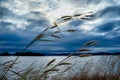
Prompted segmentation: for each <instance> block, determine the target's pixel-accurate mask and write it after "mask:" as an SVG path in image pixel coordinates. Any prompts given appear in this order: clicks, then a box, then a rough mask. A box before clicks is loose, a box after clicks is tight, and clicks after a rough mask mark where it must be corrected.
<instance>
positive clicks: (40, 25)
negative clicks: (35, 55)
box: [0, 0, 120, 51]
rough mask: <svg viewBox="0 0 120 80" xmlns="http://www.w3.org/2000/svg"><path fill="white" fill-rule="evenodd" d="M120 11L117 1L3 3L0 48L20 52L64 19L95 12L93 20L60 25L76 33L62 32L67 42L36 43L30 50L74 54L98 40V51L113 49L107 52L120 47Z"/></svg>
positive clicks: (7, 0) (23, 0)
mask: <svg viewBox="0 0 120 80" xmlns="http://www.w3.org/2000/svg"><path fill="white" fill-rule="evenodd" d="M119 10H120V7H119V5H118V4H117V1H116V0H107V1H105V0H49V1H46V0H38V1H36V0H19V1H16V0H2V2H1V6H0V31H1V32H0V39H1V41H0V46H1V48H2V51H5V50H6V51H20V50H22V49H21V48H24V47H25V46H26V45H27V44H29V42H30V41H31V40H32V39H33V38H34V37H35V36H36V35H37V34H39V33H40V32H41V31H42V30H43V29H45V28H46V27H48V26H50V25H51V23H53V22H54V21H55V20H57V19H59V18H60V17H61V16H65V15H73V14H78V13H86V12H89V11H93V13H94V14H95V16H94V17H93V19H91V20H90V21H83V20H79V19H76V20H75V19H74V20H72V21H70V22H68V23H65V24H63V25H60V26H59V27H60V29H61V30H63V31H64V30H66V29H75V30H76V32H74V33H66V32H65V33H62V35H63V36H64V37H65V38H66V39H60V40H57V39H55V41H57V42H58V43H47V42H36V43H35V44H34V45H32V46H31V47H30V49H29V50H32V51H46V48H47V49H48V51H60V50H65V51H70V50H74V51H75V50H77V49H78V48H80V47H81V46H82V44H84V43H85V42H87V41H89V40H98V41H100V44H98V45H97V46H96V48H101V49H102V48H105V47H106V48H109V47H113V48H109V49H108V50H109V51H110V49H111V50H113V49H115V48H116V47H120V42H119V38H120V35H119V33H120V28H119V26H120V17H119V16H120V11H119ZM55 30H56V29H55ZM6 31H7V32H6ZM51 31H52V30H51ZM60 35H61V34H60ZM48 39H53V38H51V37H49V38H48ZM3 41H5V42H4V43H3ZM18 45H19V46H18ZM15 47H17V48H18V49H17V48H15ZM8 48H10V49H12V50H10V49H8ZM15 49H16V50H15Z"/></svg>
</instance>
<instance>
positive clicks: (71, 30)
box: [66, 29, 76, 32]
mask: <svg viewBox="0 0 120 80" xmlns="http://www.w3.org/2000/svg"><path fill="white" fill-rule="evenodd" d="M66 31H67V32H75V31H76V30H73V29H70V30H66Z"/></svg>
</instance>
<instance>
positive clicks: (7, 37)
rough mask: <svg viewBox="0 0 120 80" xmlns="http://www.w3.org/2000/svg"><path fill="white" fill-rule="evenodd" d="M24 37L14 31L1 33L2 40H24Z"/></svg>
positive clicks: (0, 39) (0, 38)
mask: <svg viewBox="0 0 120 80" xmlns="http://www.w3.org/2000/svg"><path fill="white" fill-rule="evenodd" d="M23 38H24V37H22V36H20V35H19V34H16V33H14V32H12V33H10V32H7V31H6V32H4V33H1V34H0V41H13V42H14V41H22V40H23Z"/></svg>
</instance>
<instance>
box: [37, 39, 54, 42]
mask: <svg viewBox="0 0 120 80" xmlns="http://www.w3.org/2000/svg"><path fill="white" fill-rule="evenodd" d="M39 41H45V42H55V41H53V40H47V39H40V40H39Z"/></svg>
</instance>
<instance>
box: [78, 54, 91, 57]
mask: <svg viewBox="0 0 120 80" xmlns="http://www.w3.org/2000/svg"><path fill="white" fill-rule="evenodd" d="M89 56H92V55H91V54H81V55H79V57H89Z"/></svg>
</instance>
